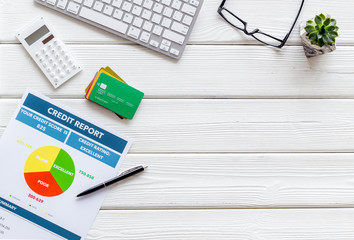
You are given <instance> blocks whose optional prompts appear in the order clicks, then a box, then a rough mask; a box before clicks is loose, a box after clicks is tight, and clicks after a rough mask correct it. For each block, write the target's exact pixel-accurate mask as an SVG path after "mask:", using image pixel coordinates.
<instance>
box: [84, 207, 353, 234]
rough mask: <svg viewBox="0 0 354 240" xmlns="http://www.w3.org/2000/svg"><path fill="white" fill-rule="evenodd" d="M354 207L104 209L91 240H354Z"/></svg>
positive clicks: (91, 232) (94, 227)
mask: <svg viewBox="0 0 354 240" xmlns="http://www.w3.org/2000/svg"><path fill="white" fill-rule="evenodd" d="M353 214H354V210H353V209H298V210H178V211H170V210H166V211H101V212H100V213H99V215H98V218H97V220H96V222H95V224H94V226H93V228H92V229H91V231H90V233H89V235H88V237H87V239H88V240H95V239H97V240H98V239H107V240H110V239H111V240H113V239H114V240H116V239H120V240H133V239H134V240H155V239H164V240H172V239H189V240H204V239H210V240H211V239H215V240H224V239H225V240H229V239H233V240H245V239H248V240H260V239H262V240H284V239H287V240H308V239H311V240H333V239H336V240H352V239H353V238H354V230H353V224H354V220H353Z"/></svg>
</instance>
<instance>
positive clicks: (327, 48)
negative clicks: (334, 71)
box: [300, 19, 336, 58]
mask: <svg viewBox="0 0 354 240" xmlns="http://www.w3.org/2000/svg"><path fill="white" fill-rule="evenodd" d="M312 20H313V19H312ZM305 27H306V21H303V22H301V23H300V37H301V42H302V46H303V47H304V51H305V55H306V57H308V58H311V57H316V56H319V55H322V54H325V53H330V52H333V51H334V50H336V44H335V43H333V44H330V45H324V46H323V47H320V46H318V45H313V44H311V41H310V39H309V38H308V37H307V36H306V34H307V33H306V31H305Z"/></svg>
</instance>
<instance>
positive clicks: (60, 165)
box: [24, 146, 75, 197]
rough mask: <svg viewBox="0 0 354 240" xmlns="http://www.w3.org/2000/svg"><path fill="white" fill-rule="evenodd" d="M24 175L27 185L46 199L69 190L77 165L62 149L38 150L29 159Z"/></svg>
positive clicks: (47, 148)
mask: <svg viewBox="0 0 354 240" xmlns="http://www.w3.org/2000/svg"><path fill="white" fill-rule="evenodd" d="M24 175H25V180H26V183H27V185H28V186H29V187H30V188H31V189H32V191H34V192H35V193H37V194H39V195H41V196H44V197H55V196H58V195H60V194H62V193H64V192H65V191H66V190H68V189H69V187H70V186H71V184H72V183H73V181H74V178H75V165H74V162H73V160H72V158H71V157H70V155H69V154H68V153H67V152H66V151H65V150H63V149H62V148H59V147H55V146H45V147H41V148H38V149H37V150H35V151H34V152H32V153H31V155H30V156H29V157H28V158H27V160H26V163H25V169H24Z"/></svg>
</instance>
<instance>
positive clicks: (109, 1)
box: [102, 0, 112, 4]
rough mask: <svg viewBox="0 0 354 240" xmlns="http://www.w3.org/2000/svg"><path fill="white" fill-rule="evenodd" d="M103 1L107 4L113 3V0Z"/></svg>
mask: <svg viewBox="0 0 354 240" xmlns="http://www.w3.org/2000/svg"><path fill="white" fill-rule="evenodd" d="M102 2H104V3H106V4H111V2H112V0H102Z"/></svg>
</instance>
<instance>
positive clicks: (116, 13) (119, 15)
mask: <svg viewBox="0 0 354 240" xmlns="http://www.w3.org/2000/svg"><path fill="white" fill-rule="evenodd" d="M123 13H124V12H123V11H122V10H119V9H116V10H114V12H113V17H114V18H117V19H122V17H123Z"/></svg>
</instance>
